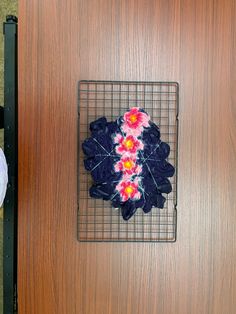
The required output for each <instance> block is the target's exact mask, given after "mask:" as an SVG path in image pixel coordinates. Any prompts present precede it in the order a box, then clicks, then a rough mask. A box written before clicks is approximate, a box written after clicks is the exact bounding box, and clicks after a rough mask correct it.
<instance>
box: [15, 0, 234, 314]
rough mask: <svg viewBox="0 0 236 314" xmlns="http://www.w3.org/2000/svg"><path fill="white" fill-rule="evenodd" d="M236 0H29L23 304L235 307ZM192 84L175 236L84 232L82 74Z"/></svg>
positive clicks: (35, 312)
mask: <svg viewBox="0 0 236 314" xmlns="http://www.w3.org/2000/svg"><path fill="white" fill-rule="evenodd" d="M235 21H236V4H235V1H234V0H226V1H220V0H219V1H217V0H207V1H206V0H198V1H194V0H173V1H172V0H157V1H154V0H150V1H145V0H80V1H78V0H70V1H62V0H51V1H46V0H31V1H27V0H20V1H19V234H18V236H19V237H18V280H19V287H18V289H19V291H18V299H19V313H20V314H28V313H29V314H42V313H43V314H53V313H55V314H74V313H76V314H95V313H96V314H108V313H109V314H124V313H127V314H146V313H147V314H157V313H158V314H172V313H173V314H174V313H175V314H189V313H191V314H199V313H203V314H207V313H211V314H212V313H213V314H222V313H225V314H233V313H235V308H236V267H235V260H236V245H235V237H236V230H235V222H236V205H235V204H236V194H235V189H234V183H235V181H236V171H235V170H236V157H235V156H236V154H235V150H236V127H235V121H234V120H235V117H236V108H235V106H236V105H235V103H236V96H235V83H236V74H235V73H236V67H235V62H236V59H235V56H236V22H235ZM80 79H106V80H113V79H115V80H153V81H158V80H161V81H165V80H168V81H169V80H173V81H179V83H180V136H179V182H178V183H179V189H178V210H179V211H178V238H177V242H176V243H175V244H153V243H152V244H142V243H135V244H131V243H128V244H125V243H123V244H121V243H114V244H111V243H99V244H98V243H97V244H93V243H90V244H86V243H79V242H77V240H76V227H77V223H76V218H77V195H76V191H77V187H76V181H77V178H76V169H77V156H76V153H77V134H76V130H77V120H76V115H77V82H78V80H80Z"/></svg>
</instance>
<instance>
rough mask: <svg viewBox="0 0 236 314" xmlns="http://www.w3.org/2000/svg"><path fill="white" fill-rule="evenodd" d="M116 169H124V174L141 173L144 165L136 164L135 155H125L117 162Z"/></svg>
mask: <svg viewBox="0 0 236 314" xmlns="http://www.w3.org/2000/svg"><path fill="white" fill-rule="evenodd" d="M115 171H116V172H120V171H122V172H123V174H124V175H131V176H132V175H139V174H140V173H141V172H142V166H141V165H137V164H136V159H135V158H134V157H127V156H124V157H122V158H121V159H120V160H119V161H118V162H117V163H116V164H115Z"/></svg>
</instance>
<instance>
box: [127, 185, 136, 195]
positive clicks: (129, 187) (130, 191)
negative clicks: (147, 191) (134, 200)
mask: <svg viewBox="0 0 236 314" xmlns="http://www.w3.org/2000/svg"><path fill="white" fill-rule="evenodd" d="M133 191H134V189H133V187H132V186H131V185H128V186H127V187H126V188H125V193H126V194H128V195H130V194H132V192H133Z"/></svg>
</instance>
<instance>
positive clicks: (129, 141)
mask: <svg viewBox="0 0 236 314" xmlns="http://www.w3.org/2000/svg"><path fill="white" fill-rule="evenodd" d="M114 142H115V143H119V145H118V146H117V147H116V152H117V154H120V155H124V154H126V155H127V154H131V155H132V154H136V153H137V151H138V150H139V149H143V143H142V142H141V141H140V140H138V139H137V138H136V137H134V136H133V135H128V136H126V137H123V136H122V135H120V134H117V135H116V137H115V138H114Z"/></svg>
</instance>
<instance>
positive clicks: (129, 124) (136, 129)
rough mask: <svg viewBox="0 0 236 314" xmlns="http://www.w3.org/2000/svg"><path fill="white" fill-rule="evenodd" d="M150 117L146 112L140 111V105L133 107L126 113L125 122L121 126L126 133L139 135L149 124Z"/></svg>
mask: <svg viewBox="0 0 236 314" xmlns="http://www.w3.org/2000/svg"><path fill="white" fill-rule="evenodd" d="M149 120H150V117H149V115H148V114H146V113H145V112H142V111H139V108H138V107H133V108H131V109H130V111H128V112H126V113H125V114H124V123H123V125H122V126H121V128H122V130H123V131H124V132H125V133H126V134H132V135H133V136H139V135H140V134H141V133H142V131H143V128H144V127H148V126H149Z"/></svg>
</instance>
